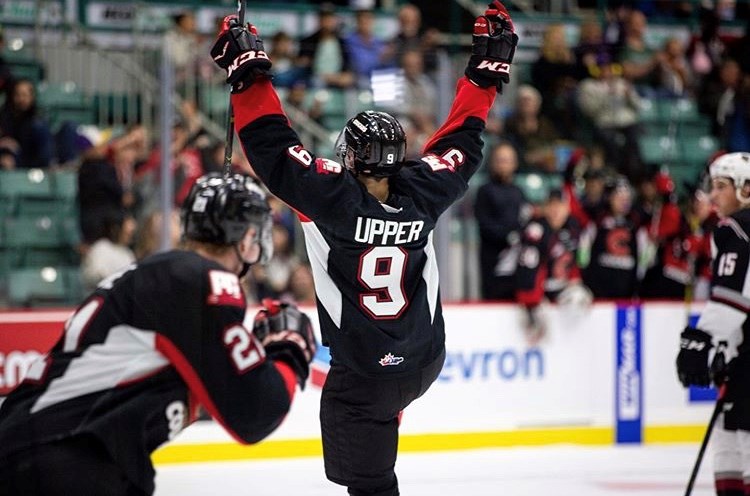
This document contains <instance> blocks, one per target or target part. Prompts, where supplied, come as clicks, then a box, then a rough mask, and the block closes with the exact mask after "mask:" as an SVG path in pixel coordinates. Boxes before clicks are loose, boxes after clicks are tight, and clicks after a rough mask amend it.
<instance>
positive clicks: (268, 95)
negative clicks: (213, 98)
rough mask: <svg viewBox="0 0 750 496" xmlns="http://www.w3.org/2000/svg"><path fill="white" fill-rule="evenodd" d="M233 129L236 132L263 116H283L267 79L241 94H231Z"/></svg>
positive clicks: (254, 84)
mask: <svg viewBox="0 0 750 496" xmlns="http://www.w3.org/2000/svg"><path fill="white" fill-rule="evenodd" d="M232 110H233V111H234V128H235V130H237V132H239V131H240V129H242V128H243V127H245V126H247V125H248V124H250V123H251V122H253V121H254V120H256V119H259V118H260V117H263V116H264V115H275V114H281V115H284V116H286V114H284V109H283V108H282V107H281V100H279V95H278V94H277V93H276V90H275V89H274V88H273V85H272V84H271V80H269V79H261V80H258V81H256V82H254V83H253V85H252V86H251V87H250V88H249V89H247V90H245V91H243V92H242V93H234V94H232Z"/></svg>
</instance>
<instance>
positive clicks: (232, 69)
mask: <svg viewBox="0 0 750 496" xmlns="http://www.w3.org/2000/svg"><path fill="white" fill-rule="evenodd" d="M211 57H212V58H213V59H214V62H216V65H218V66H219V67H221V68H222V69H224V70H225V71H227V83H228V84H231V85H232V93H240V92H242V91H244V90H246V89H247V88H249V87H250V85H251V84H253V82H254V81H255V80H256V79H257V78H259V77H269V76H268V72H269V71H270V69H271V61H270V60H269V58H268V55H267V54H266V49H265V48H264V47H263V40H261V39H260V37H259V35H258V30H257V29H256V28H255V26H253V25H252V24H247V25H246V26H241V25H240V22H239V20H238V19H237V16H227V17H225V18H224V22H223V23H222V24H221V31H220V32H219V37H218V38H217V39H216V43H214V46H213V48H212V49H211Z"/></svg>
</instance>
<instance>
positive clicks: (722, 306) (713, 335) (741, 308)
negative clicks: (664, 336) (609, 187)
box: [677, 152, 750, 496]
mask: <svg viewBox="0 0 750 496" xmlns="http://www.w3.org/2000/svg"><path fill="white" fill-rule="evenodd" d="M709 175H710V178H711V194H710V196H711V201H712V203H714V205H715V206H716V209H717V211H718V214H719V217H720V220H719V223H718V225H717V226H716V227H715V228H714V230H713V233H712V239H711V252H712V253H711V255H712V259H713V261H712V279H711V295H710V298H709V300H708V303H707V304H706V307H705V308H704V310H703V312H702V313H701V316H700V318H699V319H698V322H697V324H696V325H695V327H689V326H688V327H687V328H685V330H684V331H683V332H682V334H681V335H680V352H679V354H678V355H677V373H678V377H679V379H680V382H681V383H682V384H683V385H684V386H685V387H688V386H704V387H705V386H708V385H709V384H710V383H711V382H713V383H714V384H716V385H717V386H720V385H722V384H724V385H725V390H724V394H723V397H722V398H721V401H722V402H723V412H722V413H721V414H720V416H719V418H718V419H717V421H716V423H715V424H714V430H713V433H712V437H711V440H712V444H713V452H714V482H715V487H716V494H717V495H718V496H743V495H746V494H750V339H748V336H749V333H750V321H748V318H747V316H748V312H750V285H749V284H748V271H749V270H750V208H748V207H750V153H746V152H736V153H729V154H726V155H722V156H720V157H719V158H717V159H716V160H714V161H713V162H712V163H711V165H710V166H709ZM712 348H715V350H714V352H713V354H711V353H710V351H711V349H712ZM711 355H713V356H711ZM709 360H710V365H709Z"/></svg>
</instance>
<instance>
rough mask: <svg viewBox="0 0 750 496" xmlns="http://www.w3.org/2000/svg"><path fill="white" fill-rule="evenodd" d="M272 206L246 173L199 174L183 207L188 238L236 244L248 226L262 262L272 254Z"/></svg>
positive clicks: (183, 222) (184, 227)
mask: <svg viewBox="0 0 750 496" xmlns="http://www.w3.org/2000/svg"><path fill="white" fill-rule="evenodd" d="M271 224H272V222H271V208H270V207H269V206H268V201H267V200H266V194H265V192H264V191H263V189H261V187H260V186H259V185H258V184H257V183H256V182H255V181H253V179H252V178H250V177H249V176H243V175H241V174H233V175H231V176H229V177H226V178H225V177H224V176H222V175H221V174H219V173H216V172H214V173H211V174H206V175H204V176H201V177H200V178H199V179H198V180H197V181H196V182H195V184H194V185H193V188H192V189H191V190H190V194H189V195H188V197H187V199H186V200H185V203H184V204H183V206H182V227H183V233H184V235H185V237H186V238H187V239H192V240H195V241H201V242H204V243H212V244H216V245H226V246H229V245H235V244H237V243H238V242H239V241H240V240H241V239H242V238H243V237H244V236H245V233H246V232H247V230H248V229H249V228H250V227H254V228H255V231H256V239H257V240H258V243H259V244H260V246H261V258H260V261H261V262H267V261H268V260H269V259H270V258H271V256H272V255H273V243H272V242H271Z"/></svg>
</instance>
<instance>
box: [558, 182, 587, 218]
mask: <svg viewBox="0 0 750 496" xmlns="http://www.w3.org/2000/svg"><path fill="white" fill-rule="evenodd" d="M563 191H565V194H566V195H567V196H568V205H569V206H570V215H571V217H573V218H574V219H575V220H576V221H577V222H578V223H579V224H580V225H581V228H584V227H586V226H587V225H588V224H589V222H591V219H589V216H588V214H587V213H586V211H585V210H584V209H583V206H581V202H580V201H578V197H577V196H576V194H575V191H574V190H573V185H572V184H571V183H569V182H566V183H565V184H563Z"/></svg>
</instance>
